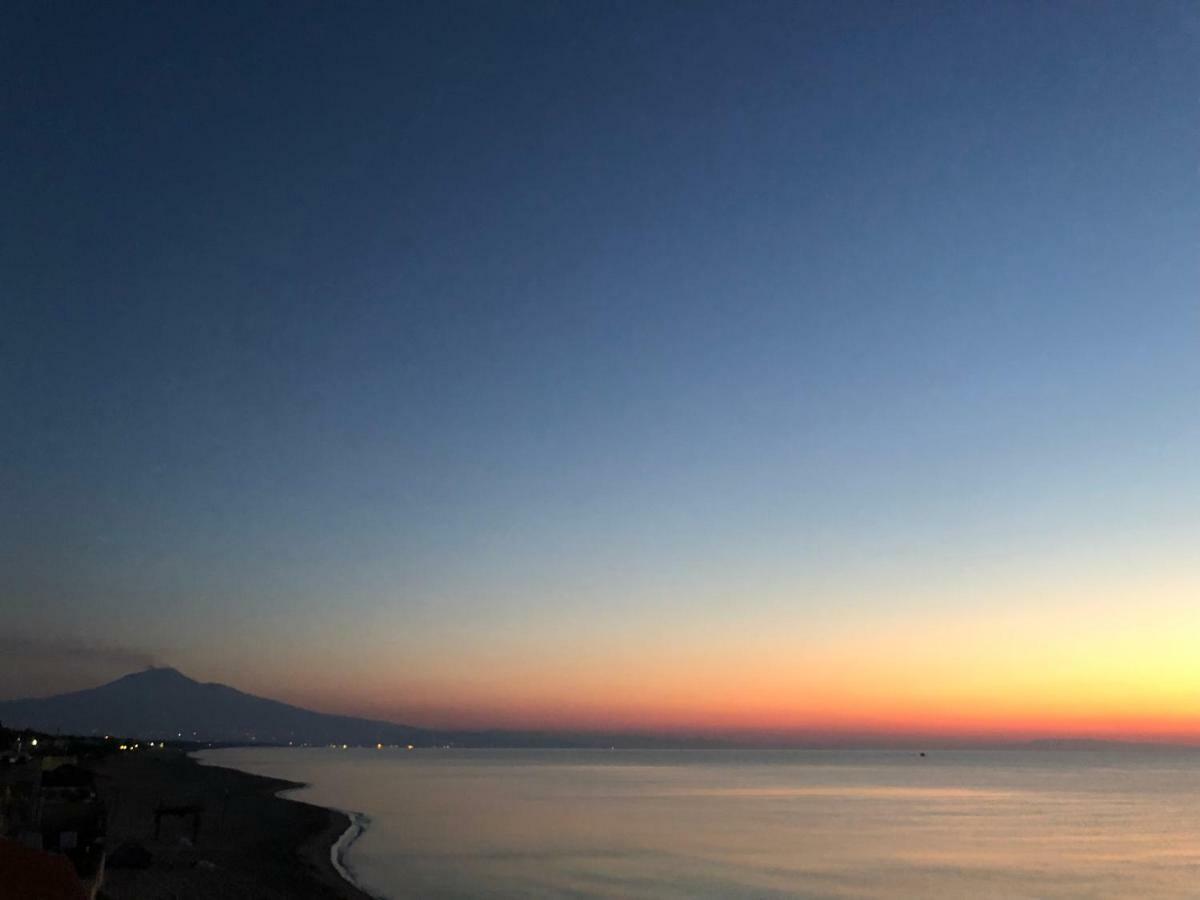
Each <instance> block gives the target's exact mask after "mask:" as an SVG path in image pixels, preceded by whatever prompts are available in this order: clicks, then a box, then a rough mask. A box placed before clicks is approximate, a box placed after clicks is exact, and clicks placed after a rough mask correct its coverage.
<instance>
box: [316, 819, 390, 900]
mask: <svg viewBox="0 0 1200 900" xmlns="http://www.w3.org/2000/svg"><path fill="white" fill-rule="evenodd" d="M337 812H341V813H342V815H344V816H347V817H348V818H349V819H350V824H349V825H348V826H346V830H345V831H343V832H342V834H341V836H340V837H339V838H338V839H337V840H336V841H334V842H333V844H332V845H330V847H329V862H330V864H331V865H332V866H333V867H334V868H335V869H336V870H337V872H338V874H339V875H341V876H342V878H344V879H345V880H346V881H347V882H348V883H349V884H350V886H351V887H353V888H354V889H355V890H358V891H362V892H363V893H364V894H367V895H369V896H371V897H375V898H376V900H386V898H385V897H384V896H383V895H382V894H376V893H375V892H373V891H369V890H367V889H366V887H364V886H363V884H362V882H360V881H359V880H358V877H357V876H356V875H355V874H354V868H353V867H352V866H351V865H350V862H349V860H348V859H347V855H348V854H349V853H350V848H351V847H352V846H354V843H355V841H357V840H358V839H359V838H360V837H362V836H363V835H364V834H365V833H366V831H367V828H368V827H369V826H370V824H371V817H370V816H368V815H366V814H365V813H358V812H346V811H343V810H337Z"/></svg>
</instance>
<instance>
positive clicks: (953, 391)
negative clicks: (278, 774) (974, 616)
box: [0, 3, 1200, 713]
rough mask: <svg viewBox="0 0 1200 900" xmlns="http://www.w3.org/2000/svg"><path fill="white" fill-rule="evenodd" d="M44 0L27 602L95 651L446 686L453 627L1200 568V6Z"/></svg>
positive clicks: (17, 162)
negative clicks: (427, 652)
mask: <svg viewBox="0 0 1200 900" xmlns="http://www.w3.org/2000/svg"><path fill="white" fill-rule="evenodd" d="M13 19H14V25H13V27H12V28H8V29H6V31H7V32H8V33H7V35H6V36H5V37H4V38H3V39H2V40H3V42H4V46H3V54H2V55H3V58H4V60H5V62H4V63H3V65H4V67H5V70H6V71H5V75H6V78H5V81H6V83H8V84H9V85H10V86H11V87H10V89H9V91H8V92H7V96H6V100H5V103H6V106H7V114H6V115H5V122H6V124H5V125H4V131H5V134H6V138H7V141H6V144H7V146H8V150H9V152H8V153H7V154H6V156H7V157H8V159H9V161H10V164H9V165H6V166H5V167H4V171H3V173H2V174H0V190H2V191H3V198H4V202H3V206H4V209H5V210H6V212H5V215H4V217H3V232H2V233H0V266H2V269H3V272H4V276H5V277H4V283H5V286H4V300H3V303H2V304H0V328H2V330H3V335H4V337H3V344H2V347H3V355H2V357H0V367H2V368H0V374H2V378H0V403H2V404H3V406H2V408H3V410H4V414H5V419H6V421H8V422H9V423H10V427H9V428H7V429H5V430H4V432H3V433H0V454H2V458H3V462H4V464H3V470H4V473H5V475H4V480H5V487H4V491H3V493H4V495H5V496H6V497H7V499H8V502H6V503H4V504H3V505H2V508H0V537H2V541H0V543H2V545H3V549H0V557H2V560H3V565H2V566H0V572H2V574H0V603H2V604H3V608H4V609H5V611H6V613H7V614H6V619H8V620H9V621H10V622H12V623H14V625H15V626H16V627H15V629H14V630H15V631H16V632H18V633H21V634H29V635H34V636H38V639H39V640H44V641H46V646H47V648H48V649H47V651H46V652H47V653H48V654H50V653H51V651H52V648H53V647H54V646H61V647H69V648H72V649H70V651H69V652H70V653H73V654H77V653H78V647H79V646H80V642H81V641H84V642H86V641H95V642H96V643H97V644H99V645H103V647H105V648H108V649H106V651H105V654H102V656H103V660H104V666H108V667H109V668H112V667H113V665H114V664H113V663H112V660H113V654H112V652H110V651H111V649H112V648H127V649H129V651H130V652H131V653H147V654H155V655H157V656H159V657H161V658H164V659H166V660H167V661H174V662H177V663H179V664H180V665H182V666H183V667H184V668H186V669H189V670H193V671H197V672H199V673H201V674H204V675H206V676H208V677H212V678H223V677H224V678H227V679H228V680H233V679H234V677H235V676H236V677H237V678H238V679H240V680H241V681H242V682H244V683H248V684H249V685H251V686H253V687H256V688H258V689H261V690H263V691H264V692H275V693H279V692H280V691H286V690H289V689H291V690H300V688H295V687H292V686H291V684H292V682H291V680H290V679H289V678H288V677H287V676H286V673H287V672H288V671H290V670H291V668H292V667H294V666H298V667H300V668H302V669H303V670H304V671H305V672H306V673H308V676H309V679H310V680H311V681H312V682H314V683H326V682H327V681H328V678H330V677H332V676H331V675H330V673H331V672H333V671H337V670H340V669H344V668H345V665H346V660H347V659H348V658H350V657H352V656H356V655H357V656H358V657H359V658H365V659H369V660H374V661H375V662H376V664H377V665H378V666H380V667H382V668H383V669H384V670H386V679H387V680H388V681H389V684H390V685H391V686H392V688H393V689H394V690H395V691H396V692H397V694H398V695H404V696H408V695H409V694H411V693H413V691H414V690H415V689H414V688H412V687H411V685H413V684H422V685H425V687H423V688H422V691H425V692H426V693H428V694H429V695H430V696H433V697H436V696H438V691H439V689H440V688H439V685H441V682H440V681H439V678H441V677H442V676H441V675H440V674H439V672H440V670H434V669H429V668H428V667H427V666H425V664H424V663H423V662H422V657H421V656H420V654H418V653H415V652H414V651H413V648H414V647H415V646H426V647H429V646H437V647H440V648H442V649H443V650H444V652H446V653H454V652H456V651H461V652H463V654H464V655H465V656H467V657H470V655H471V653H472V652H474V651H473V650H470V649H469V648H474V647H476V646H477V645H478V644H482V643H485V642H488V641H489V640H492V639H493V638H494V639H495V640H496V641H499V644H500V646H499V648H498V649H496V650H495V652H496V653H498V654H499V655H500V656H501V657H504V658H505V659H509V660H510V661H515V660H524V659H526V658H527V657H528V656H529V655H530V654H532V655H535V656H536V655H538V654H539V653H542V652H543V650H545V652H546V653H547V654H548V656H547V658H548V659H549V658H551V657H552V656H553V653H552V652H551V651H550V650H549V649H546V647H545V645H549V646H550V647H553V646H555V645H561V644H562V643H563V642H567V643H570V642H571V641H574V640H577V639H578V635H579V634H581V633H583V634H587V633H589V632H593V633H595V634H597V635H608V634H609V631H611V630H612V629H613V628H614V627H615V625H614V623H620V627H619V629H618V630H619V631H620V634H618V635H617V636H608V637H599V636H598V637H597V639H596V640H597V641H598V642H600V643H599V644H598V645H597V646H601V645H603V641H605V640H611V641H612V642H613V648H614V650H615V649H616V648H617V647H618V646H619V647H625V646H626V645H625V644H623V643H622V641H624V640H626V638H624V637H622V636H621V635H625V634H627V633H628V634H637V633H639V632H640V633H643V634H644V633H647V632H650V633H656V634H657V633H659V630H660V629H662V628H668V629H669V627H670V626H669V625H664V624H663V623H675V624H680V623H683V625H684V627H696V624H697V623H702V622H704V621H711V622H721V621H724V620H725V619H726V618H727V617H728V616H730V615H732V614H734V612H736V611H737V610H747V611H748V612H749V613H750V614H755V613H756V612H757V614H759V615H760V617H761V619H762V621H763V622H764V623H766V625H767V626H769V625H770V623H771V621H772V616H774V615H775V614H776V613H777V612H778V615H779V616H780V617H781V618H780V619H779V621H780V623H782V622H784V621H786V622H787V623H788V626H787V627H792V626H793V625H795V624H796V623H803V622H804V621H806V617H811V618H812V620H813V621H814V622H815V621H825V620H827V619H828V618H829V617H830V616H831V615H834V616H835V617H836V616H841V617H842V620H843V625H844V626H845V627H848V628H855V627H858V626H859V625H863V626H870V624H871V623H872V622H875V621H879V620H881V619H886V618H887V617H888V616H892V615H903V614H904V613H905V612H906V611H915V610H920V609H924V608H925V607H927V606H930V605H933V606H936V605H937V604H938V603H942V604H946V605H948V606H950V607H951V608H952V607H953V606H954V605H955V604H956V603H959V604H970V603H972V602H975V601H972V600H970V599H964V598H963V597H961V596H960V597H959V599H954V597H953V596H950V597H949V598H943V599H941V600H938V599H936V598H939V597H943V595H946V594H947V592H948V588H947V586H948V585H957V584H960V583H964V582H967V583H969V582H970V580H971V577H972V573H975V574H976V575H978V576H980V577H983V576H985V575H986V577H988V578H998V579H1000V580H1002V581H1004V580H1006V583H1007V581H1011V582H1012V583H1013V584H1014V585H1016V586H1015V587H1013V589H1012V590H1013V592H1014V593H1013V594H1012V595H1011V596H1010V597H1008V599H1007V600H1002V601H995V602H1017V599H1018V598H1019V596H1020V595H1021V591H1022V588H1021V587H1020V585H1021V584H1024V583H1026V582H1028V580H1029V579H1030V578H1033V576H1031V575H1030V574H1029V573H1031V572H1036V571H1042V570H1046V569H1055V570H1061V573H1065V574H1060V575H1058V576H1055V577H1056V578H1060V579H1062V578H1065V579H1067V580H1070V579H1071V578H1072V577H1084V576H1083V575H1081V574H1079V573H1083V572H1085V571H1086V572H1090V573H1092V574H1093V575H1094V574H1095V573H1096V572H1097V571H1099V569H1097V566H1100V567H1101V568H1102V567H1103V566H1104V565H1111V564H1113V563H1114V560H1128V566H1129V568H1131V569H1137V568H1139V567H1145V568H1146V569H1147V570H1149V569H1150V568H1153V567H1157V568H1158V570H1162V569H1163V568H1164V567H1165V568H1166V569H1170V570H1174V569H1176V568H1178V569H1180V570H1184V569H1186V567H1187V566H1188V565H1189V564H1190V563H1192V562H1195V561H1196V560H1195V552H1194V550H1193V549H1191V548H1194V547H1195V546H1197V545H1196V544H1195V538H1197V537H1200V534H1198V533H1197V531H1198V527H1197V520H1196V517H1195V515H1194V510H1195V509H1196V501H1197V500H1200V477H1198V476H1197V474H1196V467H1195V460H1196V458H1197V453H1198V451H1200V420H1198V417H1197V406H1196V398H1197V396H1200V394H1198V392H1197V391H1198V389H1200V354H1198V353H1197V349H1198V348H1197V336H1198V334H1200V330H1198V328H1197V301H1196V296H1197V294H1196V288H1197V279H1196V275H1197V271H1196V238H1197V234H1198V233H1200V231H1198V228H1197V226H1198V225H1200V204H1198V203H1197V200H1198V199H1200V198H1198V196H1197V195H1198V191H1197V174H1198V168H1197V166H1198V157H1197V147H1198V146H1200V142H1198V140H1197V138H1198V137H1200V124H1198V123H1200V119H1198V118H1197V116H1196V102H1197V99H1196V98H1197V88H1198V87H1200V79H1198V77H1197V76H1198V75H1200V71H1198V70H1200V64H1198V63H1197V59H1200V55H1198V54H1197V53H1196V50H1197V46H1196V44H1197V35H1198V33H1200V24H1198V23H1200V19H1198V17H1197V15H1196V13H1195V10H1194V9H1191V8H1190V7H1189V6H1188V5H1186V4H1183V3H1151V4H1105V3H1099V4H1093V3H1088V4H1084V3H1078V4H1076V3H1063V4H1055V5H1033V4H1006V3H1000V4H969V5H963V6H959V7H955V6H951V5H941V4H928V5H925V4H916V5H911V6H906V7H904V8H897V7H894V6H891V5H886V4H830V5H820V4H772V3H761V4H753V5H749V4H663V3H656V4H603V5H602V4H594V5H581V4H534V3H529V4H504V5H447V4H429V5H418V4H413V5H404V6H398V5H389V6H375V5H355V4H351V5H349V6H347V7H343V6H339V7H337V8H335V7H331V6H321V5H314V6H295V7H289V8H288V9H287V10H283V9H282V8H272V7H269V6H257V5H252V4H239V5H236V6H229V7H224V8H216V9H214V8H209V7H201V6H192V5H186V4H179V5H175V4H172V5H170V7H169V8H161V9H145V8H142V9H135V8H133V7H116V6H114V7H107V6H106V7H105V8H103V9H100V8H95V9H87V10H83V9H72V8H70V7H69V6H54V5H49V6H47V5H31V6H29V7H26V8H24V9H19V10H17V11H16V13H15V14H14V16H13ZM1072 573H1076V575H1075V576H1073V575H1072ZM1087 577H1091V575H1088V576H1087ZM1035 580H1036V579H1035ZM1053 583H1055V584H1057V583H1058V582H1057V581H1055V582H1053ZM899 584H903V585H905V588H904V590H903V591H902V592H899V593H898V592H897V589H896V586H897V585H899ZM949 593H950V594H953V593H954V592H953V591H950V592H949ZM831 608H832V609H833V610H834V612H832V613H831V611H830V610H831ZM331 609H333V610H336V613H333V612H331V611H330V610H331ZM780 609H785V610H786V615H785V614H784V613H783V612H779V610H780ZM503 623H509V624H510V625H511V624H512V623H516V627H518V629H519V627H521V626H529V629H530V630H532V631H535V632H538V633H539V634H541V631H539V629H541V628H542V627H543V625H544V628H545V633H544V634H542V637H541V639H542V640H543V641H544V642H545V645H542V644H537V643H535V644H534V645H533V646H530V645H529V643H528V642H527V641H524V640H518V639H517V638H515V637H512V638H505V637H504V635H506V634H511V629H509V628H507V627H506V626H505V625H504V624H503ZM539 623H540V624H539ZM546 623H549V624H546ZM556 629H559V630H556ZM389 630H395V631H396V632H397V634H398V637H397V638H396V641H397V642H398V643H397V644H396V645H395V646H397V647H399V648H401V652H398V653H396V654H393V653H392V652H390V651H389V649H388V646H390V645H380V644H379V643H378V640H379V635H380V633H381V631H382V632H386V631H389ZM281 634H282V635H285V636H288V637H286V639H282V640H280V639H276V638H277V637H278V636H279V635H281ZM505 640H510V641H511V645H510V646H509V645H505V644H504V641H505ZM55 642H59V643H58V644H57V645H56V644H55ZM264 645H270V646H271V648H272V649H271V650H270V653H269V654H268V655H269V659H266V660H263V659H261V658H260V654H261V652H262V651H261V650H260V649H258V648H261V647H262V646H264ZM604 646H607V645H604ZM355 647H357V648H359V649H358V651H355V650H353V649H352V648H355ZM463 648H468V649H466V650H464V649H463ZM506 654H507V656H506ZM396 656H403V657H404V658H406V659H410V660H412V662H411V664H410V665H408V666H404V665H400V664H398V663H396V662H394V660H395V658H396ZM513 665H516V662H513ZM547 665H548V666H549V667H550V672H551V674H552V675H561V677H562V679H563V680H564V683H569V682H570V673H569V672H558V670H556V669H555V668H554V666H553V665H552V664H551V663H547ZM498 668H499V669H500V670H503V669H504V666H503V665H499V666H498ZM114 674H115V673H114ZM40 677H42V676H40V675H39V678H40ZM47 677H50V678H51V681H52V680H53V678H52V677H51V676H47ZM71 677H81V676H74V675H72V676H71ZM650 677H651V676H650V675H647V678H650ZM9 678H10V684H11V685H12V687H11V688H10V691H11V692H21V690H24V689H29V688H31V687H33V688H36V687H37V686H38V685H32V686H31V685H29V684H27V683H25V682H27V681H28V680H29V679H28V678H26V679H25V681H22V682H21V683H19V684H18V680H19V679H20V678H21V676H19V675H17V674H10V675H9ZM302 680H303V679H302ZM46 685H47V686H49V685H50V682H49V681H47V682H46ZM60 686H61V685H59V684H54V685H53V687H55V688H57V687H60ZM313 690H314V691H315V690H316V688H315V687H314V688H313ZM406 691H407V692H408V693H406ZM331 696H332V699H328V698H327V702H328V703H332V704H334V705H342V706H347V707H351V706H354V704H355V702H356V701H355V700H354V699H353V698H352V697H350V696H349V695H347V696H344V697H342V696H341V695H331ZM382 702H383V701H380V703H382ZM455 702H456V703H469V698H467V699H462V698H459V699H457V700H456V701H455ZM430 703H432V704H433V705H434V706H436V703H433V701H430ZM396 709H397V712H398V713H403V712H404V711H405V709H406V707H405V706H404V703H402V702H401V701H397V702H396Z"/></svg>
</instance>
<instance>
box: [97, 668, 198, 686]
mask: <svg viewBox="0 0 1200 900" xmlns="http://www.w3.org/2000/svg"><path fill="white" fill-rule="evenodd" d="M117 681H118V682H121V681H125V682H140V683H143V684H146V683H153V684H184V683H186V684H196V683H197V682H195V681H194V680H193V679H191V678H188V677H187V676H186V675H184V674H183V673H182V672H180V671H179V670H178V669H175V668H172V667H171V666H149V667H148V668H145V669H142V671H140V672H130V673H129V674H128V675H122V676H121V677H120V678H118V679H117ZM114 683H115V682H114Z"/></svg>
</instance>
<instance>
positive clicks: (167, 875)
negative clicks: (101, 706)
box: [95, 750, 368, 900]
mask: <svg viewBox="0 0 1200 900" xmlns="http://www.w3.org/2000/svg"><path fill="white" fill-rule="evenodd" d="M95 771H96V773H97V775H98V776H99V777H98V785H97V787H98V790H99V791H100V792H101V793H102V795H103V796H104V798H105V800H106V801H107V804H108V810H109V825H108V828H109V831H108V851H109V854H110V865H109V867H108V872H107V875H106V878H105V880H104V886H103V889H102V894H101V896H102V897H108V898H111V900H135V898H136V900H160V898H161V900H167V898H172V900H193V898H194V900H201V898H204V900H210V898H212V900H215V898H263V900H275V898H279V900H284V898H330V900H336V898H341V900H367V897H368V895H367V894H365V893H363V892H361V891H359V890H357V889H356V888H354V887H353V886H352V885H351V884H349V883H348V882H346V881H345V880H344V879H343V878H342V877H341V876H340V875H339V874H338V872H337V870H336V869H335V868H334V866H333V864H332V862H331V860H330V848H331V847H332V846H333V844H334V842H335V841H337V840H338V838H339V837H340V836H341V835H342V834H343V832H345V830H346V828H347V827H348V826H349V824H350V822H349V819H348V818H347V816H346V815H344V814H343V813H340V812H336V811H333V810H328V809H324V808H322V807H318V806H312V805H310V804H307V803H301V802H298V801H295V800H288V799H284V798H281V797H277V796H275V795H276V793H277V792H279V791H283V790H287V789H289V788H295V787H299V786H300V785H297V784H295V783H293V782H288V781H282V780H279V779H272V778H262V777H259V776H256V775H248V774H245V773H243V772H237V771H234V770H232V769H222V768H217V767H214V766H202V765H200V764H199V763H197V762H196V761H195V760H193V759H190V758H189V757H188V756H186V755H185V754H184V753H182V752H180V751H175V750H155V751H146V750H139V751H137V752H129V753H118V754H115V755H113V756H110V757H108V758H107V759H105V760H103V761H101V762H99V763H97V764H96V766H95ZM159 806H168V807H183V806H202V807H203V813H202V814H201V816H200V827H199V831H198V833H197V834H196V838H195V841H194V842H193V840H192V834H193V831H192V827H193V825H192V821H191V820H190V819H189V818H187V817H165V818H164V819H163V821H162V827H161V832H160V834H159V836H158V837H157V838H156V837H155V822H154V810H155V808H156V807H159ZM127 842H136V843H137V844H140V845H141V846H142V847H144V848H145V849H146V850H148V851H149V852H150V854H151V857H152V859H151V861H150V864H149V866H148V867H146V868H132V867H122V866H120V865H119V864H118V862H119V854H118V855H117V857H115V858H114V856H113V855H112V854H114V852H115V851H117V850H118V848H120V847H121V845H122V844H125V843H127Z"/></svg>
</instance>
